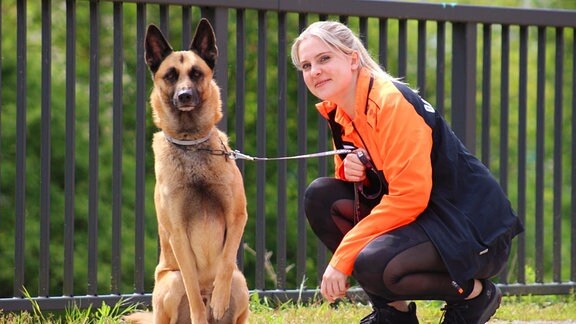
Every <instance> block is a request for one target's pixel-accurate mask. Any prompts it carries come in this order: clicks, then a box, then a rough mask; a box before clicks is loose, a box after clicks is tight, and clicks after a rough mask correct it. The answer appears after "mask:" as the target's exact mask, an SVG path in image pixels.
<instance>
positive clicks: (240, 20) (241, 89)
mask: <svg viewBox="0 0 576 324" xmlns="http://www.w3.org/2000/svg"><path fill="white" fill-rule="evenodd" d="M245 21H246V13H245V10H244V9H238V10H236V103H235V105H234V106H235V108H236V119H235V120H236V126H235V130H236V144H235V146H236V148H237V149H238V150H239V151H240V152H244V148H245V130H246V122H245V119H244V116H245V114H246V95H245V93H246V66H245V63H244V60H245V58H246V39H245V36H246V28H245V27H244V26H245ZM236 164H237V165H238V168H239V169H240V172H241V173H242V174H244V166H245V162H244V161H243V160H242V159H239V160H236ZM237 259H238V264H239V265H240V269H242V270H243V269H244V248H243V246H240V248H239V249H238V256H237Z"/></svg>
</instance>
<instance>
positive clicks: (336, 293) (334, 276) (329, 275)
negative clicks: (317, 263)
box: [320, 265, 348, 302]
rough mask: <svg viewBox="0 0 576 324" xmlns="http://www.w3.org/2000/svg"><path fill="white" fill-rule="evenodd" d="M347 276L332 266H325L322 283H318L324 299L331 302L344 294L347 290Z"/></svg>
mask: <svg viewBox="0 0 576 324" xmlns="http://www.w3.org/2000/svg"><path fill="white" fill-rule="evenodd" d="M347 279H348V276H347V275H345V274H344V273H342V272H340V271H339V270H336V269H335V268H334V267H332V266H330V265H329V266H327V267H326V270H325V271H324V275H323V276H322V283H321V284H320V292H321V293H322V296H323V297H324V299H326V300H327V301H329V302H333V301H335V300H336V299H338V298H342V297H344V296H346V291H347V290H348V283H347Z"/></svg>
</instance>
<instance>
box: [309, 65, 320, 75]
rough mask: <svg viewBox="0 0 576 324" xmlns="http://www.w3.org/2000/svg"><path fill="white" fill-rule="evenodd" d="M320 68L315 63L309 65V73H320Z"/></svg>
mask: <svg viewBox="0 0 576 324" xmlns="http://www.w3.org/2000/svg"><path fill="white" fill-rule="evenodd" d="M321 72H322V69H320V68H319V67H318V66H317V65H312V66H310V74H311V75H313V76H317V75H320V73H321Z"/></svg>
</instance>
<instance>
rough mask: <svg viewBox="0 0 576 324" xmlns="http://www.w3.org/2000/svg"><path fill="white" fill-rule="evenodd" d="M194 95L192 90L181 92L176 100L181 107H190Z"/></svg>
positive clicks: (177, 94)
mask: <svg viewBox="0 0 576 324" xmlns="http://www.w3.org/2000/svg"><path fill="white" fill-rule="evenodd" d="M192 98H193V93H192V90H190V89H184V90H180V91H178V92H177V93H176V99H177V100H178V103H179V104H180V105H189V104H190V103H192Z"/></svg>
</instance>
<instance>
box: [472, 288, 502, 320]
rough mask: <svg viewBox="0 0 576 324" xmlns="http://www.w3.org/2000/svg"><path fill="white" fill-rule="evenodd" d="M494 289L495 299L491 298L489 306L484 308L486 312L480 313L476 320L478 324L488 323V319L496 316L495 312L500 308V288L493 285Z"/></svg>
mask: <svg viewBox="0 0 576 324" xmlns="http://www.w3.org/2000/svg"><path fill="white" fill-rule="evenodd" d="M494 287H495V289H494V294H495V295H496V298H493V299H492V300H491V301H490V304H488V306H486V310H485V311H484V313H482V315H481V316H480V318H479V319H478V324H485V323H486V322H488V320H489V319H490V317H492V316H493V315H494V314H496V310H497V309H498V308H499V307H500V302H501V301H502V291H501V290H500V288H498V286H496V285H494Z"/></svg>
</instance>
